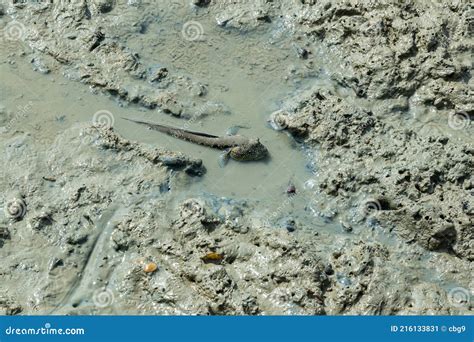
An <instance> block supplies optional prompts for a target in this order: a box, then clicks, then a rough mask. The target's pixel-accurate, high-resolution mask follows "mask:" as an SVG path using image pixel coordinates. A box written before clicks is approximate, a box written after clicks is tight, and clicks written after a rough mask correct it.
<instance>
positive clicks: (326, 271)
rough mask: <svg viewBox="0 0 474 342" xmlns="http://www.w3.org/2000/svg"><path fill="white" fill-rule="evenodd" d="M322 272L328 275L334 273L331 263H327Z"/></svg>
mask: <svg viewBox="0 0 474 342" xmlns="http://www.w3.org/2000/svg"><path fill="white" fill-rule="evenodd" d="M324 273H326V274H327V275H328V276H330V275H333V274H334V270H333V269H332V265H331V264H328V265H327V266H326V268H325V269H324Z"/></svg>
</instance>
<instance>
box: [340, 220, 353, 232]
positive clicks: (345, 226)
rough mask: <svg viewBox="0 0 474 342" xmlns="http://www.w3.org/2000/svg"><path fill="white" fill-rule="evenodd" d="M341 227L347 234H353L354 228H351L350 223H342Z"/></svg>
mask: <svg viewBox="0 0 474 342" xmlns="http://www.w3.org/2000/svg"><path fill="white" fill-rule="evenodd" d="M341 226H342V229H343V230H344V231H345V232H346V233H350V232H352V226H351V225H350V224H349V223H347V222H345V221H342V222H341Z"/></svg>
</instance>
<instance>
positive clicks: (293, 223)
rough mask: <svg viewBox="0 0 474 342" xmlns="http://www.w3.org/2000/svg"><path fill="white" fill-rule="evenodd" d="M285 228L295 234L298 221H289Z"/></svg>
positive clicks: (290, 219)
mask: <svg viewBox="0 0 474 342" xmlns="http://www.w3.org/2000/svg"><path fill="white" fill-rule="evenodd" d="M285 227H286V230H287V231H289V232H290V233H292V232H294V231H295V230H296V221H295V220H294V219H292V218H289V219H287V220H286V222H285Z"/></svg>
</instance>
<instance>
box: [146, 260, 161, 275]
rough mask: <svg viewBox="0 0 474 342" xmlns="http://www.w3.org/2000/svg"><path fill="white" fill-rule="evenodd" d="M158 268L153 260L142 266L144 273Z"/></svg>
mask: <svg viewBox="0 0 474 342" xmlns="http://www.w3.org/2000/svg"><path fill="white" fill-rule="evenodd" d="M157 269H158V265H156V264H155V263H154V262H149V263H147V264H145V266H143V270H144V271H145V273H152V272H155V271H156V270H157Z"/></svg>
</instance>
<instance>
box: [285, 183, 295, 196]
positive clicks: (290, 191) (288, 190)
mask: <svg viewBox="0 0 474 342" xmlns="http://www.w3.org/2000/svg"><path fill="white" fill-rule="evenodd" d="M286 193H287V194H288V195H290V196H291V195H296V187H295V186H294V185H293V184H290V185H288V188H286Z"/></svg>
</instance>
